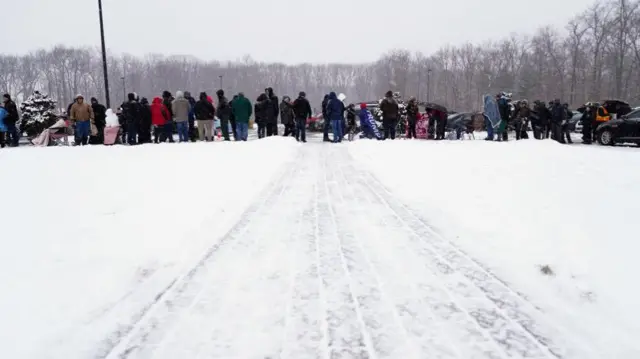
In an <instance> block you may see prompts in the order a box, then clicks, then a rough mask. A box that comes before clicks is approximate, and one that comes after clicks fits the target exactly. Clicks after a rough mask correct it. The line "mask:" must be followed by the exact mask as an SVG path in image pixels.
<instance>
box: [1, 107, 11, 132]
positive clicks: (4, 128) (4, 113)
mask: <svg viewBox="0 0 640 359" xmlns="http://www.w3.org/2000/svg"><path fill="white" fill-rule="evenodd" d="M8 116H9V112H7V110H5V109H4V107H0V132H7V125H6V124H5V119H6V118H7V117H8ZM0 136H3V135H0Z"/></svg>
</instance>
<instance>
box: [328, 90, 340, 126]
mask: <svg viewBox="0 0 640 359" xmlns="http://www.w3.org/2000/svg"><path fill="white" fill-rule="evenodd" d="M327 118H328V119H329V121H342V120H344V103H342V101H340V100H338V97H337V96H336V93H335V92H331V93H330V94H329V103H327Z"/></svg>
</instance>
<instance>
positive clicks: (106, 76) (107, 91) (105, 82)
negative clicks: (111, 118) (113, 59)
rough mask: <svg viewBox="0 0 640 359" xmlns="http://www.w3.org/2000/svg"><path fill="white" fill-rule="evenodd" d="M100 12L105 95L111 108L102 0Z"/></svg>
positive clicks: (108, 106)
mask: <svg viewBox="0 0 640 359" xmlns="http://www.w3.org/2000/svg"><path fill="white" fill-rule="evenodd" d="M98 13H99V14H100V41H101V42H102V70H103V72H104V97H105V102H106V104H107V108H111V100H110V99H109V74H108V72H107V48H106V46H105V44H104V23H103V21H102V0H98Z"/></svg>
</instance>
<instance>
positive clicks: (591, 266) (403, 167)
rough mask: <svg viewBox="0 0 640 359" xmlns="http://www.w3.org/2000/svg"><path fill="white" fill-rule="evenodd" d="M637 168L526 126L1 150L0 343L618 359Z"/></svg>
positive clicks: (634, 162)
mask: <svg viewBox="0 0 640 359" xmlns="http://www.w3.org/2000/svg"><path fill="white" fill-rule="evenodd" d="M639 165H640V154H639V153H638V150H637V149H634V148H603V147H596V146H594V147H587V146H579V145H576V146H560V145H557V144H555V143H552V142H551V141H533V140H532V141H521V142H517V143H516V142H515V141H512V142H509V143H487V142H484V141H452V142H450V141H442V142H434V141H395V142H390V141H389V142H377V141H356V142H355V143H343V144H340V145H332V144H326V143H321V142H320V141H319V140H318V136H311V140H310V141H309V143H307V144H305V145H301V144H297V143H295V141H293V140H292V139H290V138H288V139H283V138H272V139H265V140H260V141H250V142H247V143H213V144H211V143H204V144H203V143H196V144H174V145H171V144H163V145H157V146H156V145H145V146H140V147H122V146H120V147H118V146H116V147H102V146H98V147H84V148H46V149H39V148H19V149H10V150H7V151H0V170H1V171H2V173H3V175H2V176H0V188H5V189H7V188H8V189H10V190H8V191H7V190H5V193H4V194H3V196H2V203H3V206H1V207H0V218H1V219H2V225H3V230H2V236H0V243H1V244H2V248H3V250H2V252H0V253H1V254H0V290H1V295H0V318H1V320H0V357H3V358H4V357H7V358H29V359H30V358H38V359H40V358H64V359H75V358H110V359H111V358H113V359H115V358H130V359H133V358H169V359H173V358H189V359H196V358H234V359H235V358H237V359H245V358H246V359H253V358H256V359H264V358H272V359H275V358H292V359H304V358H402V359H405V358H407V359H408V358H416V359H418V358H419V359H422V358H459V359H469V358H505V359H506V358H547V359H548V358H571V359H602V358H623V359H626V358H629V359H632V358H637V357H640V344H637V343H636V341H635V340H634V339H636V338H637V337H640V330H639V325H638V324H636V323H639V322H640V321H639V319H640V310H639V309H638V308H637V307H636V305H635V299H636V298H637V297H638V294H640V293H639V289H638V287H637V286H636V285H635V276H636V273H639V272H640V271H639V270H640V264H638V261H637V260H634V259H635V258H634V257H635V254H636V253H637V252H638V249H639V247H640V245H639V244H637V241H636V240H635V237H638V236H637V235H634V234H635V233H637V230H636V227H637V226H635V223H636V222H635V221H634V220H635V219H636V217H637V214H638V213H639V211H638V209H639V205H638V203H640V189H638V188H637V184H638V183H640V181H639V180H640V172H638V170H637V168H640V167H639ZM545 265H546V266H548V267H549V268H550V269H551V270H552V271H553V275H544V274H542V272H541V266H545Z"/></svg>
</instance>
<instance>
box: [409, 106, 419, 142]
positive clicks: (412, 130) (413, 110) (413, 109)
mask: <svg viewBox="0 0 640 359" xmlns="http://www.w3.org/2000/svg"><path fill="white" fill-rule="evenodd" d="M419 114H420V109H419V108H418V104H417V103H416V98H415V97H411V98H410V99H409V103H407V134H408V136H407V138H409V139H411V138H418V135H417V134H416V125H417V124H418V115H419Z"/></svg>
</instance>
